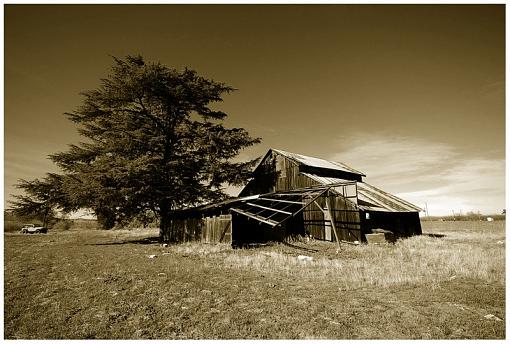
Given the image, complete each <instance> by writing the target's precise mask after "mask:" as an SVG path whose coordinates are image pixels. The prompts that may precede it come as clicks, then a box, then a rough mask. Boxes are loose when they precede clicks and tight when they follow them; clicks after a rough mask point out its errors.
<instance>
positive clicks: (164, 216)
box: [11, 56, 260, 240]
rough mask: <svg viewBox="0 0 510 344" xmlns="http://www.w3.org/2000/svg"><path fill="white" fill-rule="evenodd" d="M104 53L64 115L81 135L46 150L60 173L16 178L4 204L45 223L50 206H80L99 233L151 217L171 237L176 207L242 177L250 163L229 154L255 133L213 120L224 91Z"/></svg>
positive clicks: (192, 75)
mask: <svg viewBox="0 0 510 344" xmlns="http://www.w3.org/2000/svg"><path fill="white" fill-rule="evenodd" d="M113 59H114V63H113V66H112V67H111V69H110V73H109V75H108V77H106V78H104V79H101V82H100V86H99V87H98V88H97V89H95V90H91V91H87V92H83V93H82V95H83V97H84V100H83V102H82V104H81V105H80V106H79V107H78V108H77V109H76V110H75V111H74V112H70V113H66V115H67V117H68V118H69V119H70V120H71V121H73V122H74V123H75V124H76V125H77V126H78V132H79V134H80V135H81V136H82V137H83V141H82V142H79V143H77V144H71V145H70V146H69V149H68V150H67V151H64V152H58V153H55V154H52V155H50V159H51V160H52V161H53V162H54V163H55V164H56V165H57V166H58V167H59V168H60V170H61V172H60V173H48V174H46V176H45V177H44V178H42V179H35V180H31V181H27V180H20V181H19V183H18V184H17V187H18V188H19V189H20V190H21V191H22V194H20V195H15V196H14V198H15V199H14V201H12V202H11V206H12V210H13V211H14V213H15V214H17V215H20V216H34V215H37V216H39V217H41V219H42V221H44V223H47V222H48V221H49V219H50V218H52V217H53V216H54V215H55V212H56V211H57V210H59V211H62V212H64V213H69V212H71V211H75V210H78V209H81V208H86V209H90V210H92V211H93V212H94V213H95V215H96V216H97V220H98V222H99V224H100V225H101V227H102V228H105V229H109V228H112V227H113V226H114V225H115V224H119V223H125V222H126V221H130V220H132V219H138V220H140V221H142V222H143V221H149V220H150V219H153V218H154V217H155V216H156V217H157V218H159V224H160V237H161V238H162V239H165V240H172V239H173V238H171V237H169V235H170V234H169V233H171V231H170V227H171V225H172V219H173V218H174V216H175V215H176V214H177V213H178V212H179V211H181V210H182V209H185V208H187V207H193V206H196V205H199V204H203V203H206V202H211V201H217V200H222V199H224V198H226V197H227V194H226V193H225V185H227V184H228V185H236V186H240V185H243V184H244V183H245V182H246V181H247V179H248V178H249V177H250V175H251V169H252V167H253V166H254V164H255V162H256V160H252V161H245V162H233V161H232V160H233V158H235V157H236V156H237V155H238V154H239V152H240V151H241V150H242V149H244V148H246V147H249V146H251V145H254V144H257V143H259V142H260V139H259V138H252V137H251V136H250V135H249V134H248V132H247V131H246V130H245V129H243V128H226V127H225V126H224V125H223V124H222V121H223V120H224V119H225V118H226V117H227V114H226V113H224V112H222V111H220V110H218V109H217V107H216V106H215V104H216V103H218V102H221V101H222V100H223V96H224V95H225V94H229V93H230V92H232V91H234V89H233V88H232V87H230V86H228V85H226V84H224V83H219V82H216V81H213V80H209V79H206V78H204V77H201V76H199V75H198V74H197V73H196V72H195V71H193V70H191V69H187V68H186V69H184V70H183V71H177V70H175V69H173V68H169V67H167V66H164V65H162V64H161V63H147V62H145V61H144V59H143V58H142V57H141V56H127V57H125V58H123V59H119V58H113Z"/></svg>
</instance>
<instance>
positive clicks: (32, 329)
mask: <svg viewBox="0 0 510 344" xmlns="http://www.w3.org/2000/svg"><path fill="white" fill-rule="evenodd" d="M504 226H505V224H504V222H500V221H498V222H492V223H490V222H424V223H423V228H424V232H425V233H426V234H428V235H423V236H420V237H413V238H409V239H405V240H400V241H398V242H397V243H396V244H395V245H361V246H352V245H346V244H344V245H342V248H341V251H340V252H338V253H337V252H336V247H335V245H334V244H333V243H325V242H318V241H311V242H295V243H293V244H289V245H284V244H275V245H268V246H262V247H258V248H253V249H245V250H233V249H231V248H230V247H229V246H228V245H207V244H181V245H174V246H170V247H162V246H160V245H158V243H157V241H156V240H155V236H156V235H157V231H156V230H133V231H122V230H118V231H108V232H107V231H98V230H90V229H71V230H68V231H60V232H55V231H53V232H51V231H50V233H48V234H46V235H44V234H40V235H21V234H17V233H6V234H4V261H5V272H4V292H5V294H4V305H5V306H4V307H5V308H4V309H5V310H4V312H5V323H4V333H5V338H6V339H60V338H75V339H85V338H112V339H122V338H123V339H150V338H158V339H235V338H250V339H310V338H321V339H354V338H387V339H403V338H417V339H441V338H442V339H451V338H459V339H460V338H471V339H474V338H499V339H503V338H504V337H505V244H504V240H505V229H504ZM152 255H155V257H153V258H151V257H152ZM298 255H306V256H310V257H313V260H311V261H301V260H299V259H298V258H297V257H298ZM489 314H492V315H493V316H495V317H487V318H486V316H487V315H489Z"/></svg>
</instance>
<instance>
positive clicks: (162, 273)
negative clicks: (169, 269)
mask: <svg viewBox="0 0 510 344" xmlns="http://www.w3.org/2000/svg"><path fill="white" fill-rule="evenodd" d="M158 276H166V274H165V273H164V272H160V273H158Z"/></svg>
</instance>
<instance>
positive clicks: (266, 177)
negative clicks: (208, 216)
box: [239, 152, 319, 197]
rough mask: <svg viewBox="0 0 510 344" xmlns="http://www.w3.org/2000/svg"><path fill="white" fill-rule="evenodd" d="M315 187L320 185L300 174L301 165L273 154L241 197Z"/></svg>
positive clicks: (256, 173)
mask: <svg viewBox="0 0 510 344" xmlns="http://www.w3.org/2000/svg"><path fill="white" fill-rule="evenodd" d="M313 185H319V183H318V182H317V181H315V180H313V179H311V178H309V177H306V176H304V175H302V174H300V173H299V165H298V164H297V163H296V162H294V161H292V160H291V159H289V158H287V157H285V156H283V155H280V154H277V153H275V152H271V154H269V155H267V156H266V158H265V159H264V161H263V162H262V163H261V164H260V166H259V168H258V169H257V170H256V171H255V173H254V179H252V180H251V181H250V182H249V183H248V185H246V187H245V188H244V189H243V190H242V191H241V193H240V194H239V196H241V197H242V196H249V195H258V194H264V193H270V192H275V191H287V190H293V189H299V188H304V187H308V186H313Z"/></svg>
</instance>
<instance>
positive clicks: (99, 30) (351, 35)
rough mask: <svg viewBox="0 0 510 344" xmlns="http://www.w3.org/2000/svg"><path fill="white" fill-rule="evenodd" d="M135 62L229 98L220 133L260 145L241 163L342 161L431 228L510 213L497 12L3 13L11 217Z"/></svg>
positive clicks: (501, 18)
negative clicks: (171, 71) (83, 114)
mask: <svg viewBox="0 0 510 344" xmlns="http://www.w3.org/2000/svg"><path fill="white" fill-rule="evenodd" d="M135 54H141V55H142V56H144V57H145V59H146V60H147V61H154V62H156V61H159V62H161V63H163V64H165V65H167V66H170V67H174V68H177V69H183V68H184V67H189V68H192V69H194V70H196V71H197V72H198V73H199V74H200V75H202V76H205V77H207V78H211V79H214V80H216V81H221V82H224V83H227V84H229V85H231V86H233V87H235V88H236V89H237V91H236V92H234V93H232V94H231V95H228V96H226V97H225V99H224V102H223V103H222V104H220V105H219V106H218V107H219V108H221V109H222V110H223V111H224V112H226V113H227V114H228V115H229V117H228V118H227V119H226V121H225V124H226V125H227V126H230V127H243V128H245V129H247V130H248V131H249V132H250V134H251V135H252V136H255V137H261V138H262V143H261V144H259V145H257V146H255V147H252V148H249V149H247V150H245V151H243V152H242V153H241V154H240V156H239V159H241V160H243V159H252V158H255V157H257V156H261V155H263V154H264V153H265V152H266V151H267V150H268V149H269V148H277V149H282V150H286V151H290V152H295V153H300V154H304V155H310V156H315V157H320V158H323V159H328V160H337V161H341V162H344V163H346V164H348V165H350V166H352V167H353V168H355V169H357V170H361V171H363V172H364V173H365V174H366V176H367V177H366V178H365V180H366V181H367V182H369V183H370V184H372V185H374V186H377V187H379V188H381V189H383V190H385V191H388V192H391V193H393V194H396V195H397V196H400V197H402V198H404V199H405V200H408V201H410V202H412V203H414V204H416V205H418V206H420V207H425V204H427V208H428V210H429V214H430V215H448V214H451V213H452V211H454V212H455V213H459V212H462V213H466V212H468V211H474V212H478V211H480V212H482V213H501V211H502V210H503V209H504V208H505V7H504V5H5V7H4V87H5V88H4V207H8V201H9V200H11V199H12V196H11V195H12V194H14V193H17V192H19V191H18V190H17V189H16V188H15V187H14V184H16V182H17V180H18V179H20V178H22V179H34V178H41V177H44V174H45V173H46V172H57V171H58V169H57V168H56V167H55V166H54V165H53V164H52V162H51V161H49V160H48V158H47V156H48V155H49V154H52V153H55V152H59V151H64V150H66V147H67V145H68V144H71V143H77V142H78V141H80V137H79V135H78V134H77V131H76V127H75V126H74V125H73V124H72V123H71V122H70V121H69V120H68V119H67V118H66V117H65V116H64V115H63V114H64V112H70V111H73V110H74V109H76V107H78V106H79V105H80V103H81V102H82V100H83V98H82V97H81V96H80V92H82V91H85V90H90V89H94V88H96V87H98V86H99V80H100V78H102V77H105V76H106V75H107V72H108V68H109V67H110V66H111V65H112V56H117V57H123V56H126V55H135ZM234 191H235V189H232V192H234Z"/></svg>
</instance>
